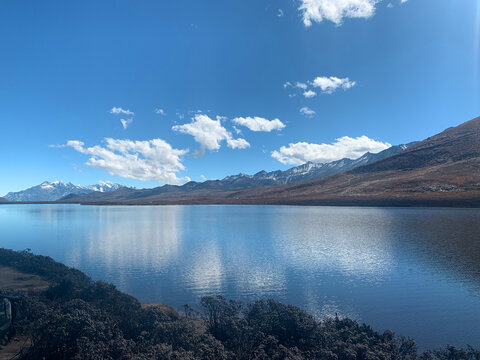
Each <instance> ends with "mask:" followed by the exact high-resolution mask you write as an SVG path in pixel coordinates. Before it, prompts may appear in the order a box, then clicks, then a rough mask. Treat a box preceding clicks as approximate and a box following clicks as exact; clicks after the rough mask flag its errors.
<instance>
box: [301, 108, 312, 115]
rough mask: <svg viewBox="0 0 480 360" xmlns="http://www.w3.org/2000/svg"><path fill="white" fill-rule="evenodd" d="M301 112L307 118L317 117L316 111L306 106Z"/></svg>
mask: <svg viewBox="0 0 480 360" xmlns="http://www.w3.org/2000/svg"><path fill="white" fill-rule="evenodd" d="M300 112H301V113H302V114H303V115H305V116H313V115H315V111H314V110H312V109H310V108H309V107H308V106H304V107H302V108H301V109H300Z"/></svg>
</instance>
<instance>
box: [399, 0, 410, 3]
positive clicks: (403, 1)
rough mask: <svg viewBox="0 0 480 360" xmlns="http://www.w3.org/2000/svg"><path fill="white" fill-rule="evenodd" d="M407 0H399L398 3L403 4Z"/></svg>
mask: <svg viewBox="0 0 480 360" xmlns="http://www.w3.org/2000/svg"><path fill="white" fill-rule="evenodd" d="M407 1H408V0H400V4H405V3H406V2H407Z"/></svg>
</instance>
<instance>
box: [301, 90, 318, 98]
mask: <svg viewBox="0 0 480 360" xmlns="http://www.w3.org/2000/svg"><path fill="white" fill-rule="evenodd" d="M316 95H317V93H316V92H315V91H313V90H307V91H304V92H303V96H305V97H306V98H307V99H310V98H312V97H314V96H316Z"/></svg>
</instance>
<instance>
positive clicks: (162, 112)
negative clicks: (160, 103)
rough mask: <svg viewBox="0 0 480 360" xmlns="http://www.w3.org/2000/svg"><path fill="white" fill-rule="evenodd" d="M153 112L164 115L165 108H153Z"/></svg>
mask: <svg viewBox="0 0 480 360" xmlns="http://www.w3.org/2000/svg"><path fill="white" fill-rule="evenodd" d="M155 114H158V115H166V113H165V110H163V109H160V108H158V109H155Z"/></svg>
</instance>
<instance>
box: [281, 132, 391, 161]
mask: <svg viewBox="0 0 480 360" xmlns="http://www.w3.org/2000/svg"><path fill="white" fill-rule="evenodd" d="M390 146H391V145H390V144H389V143H386V142H381V141H376V140H373V139H370V138H368V137H367V136H360V137H357V138H351V137H349V136H344V137H341V138H338V139H336V140H335V142H334V143H332V144H311V143H307V142H297V143H290V144H289V145H288V146H282V147H281V148H280V149H279V150H275V151H273V152H272V157H273V158H274V159H277V160H278V161H280V162H281V163H282V164H292V165H300V164H304V163H306V162H308V161H312V162H315V163H327V162H331V161H335V160H340V159H343V158H348V159H357V158H359V157H360V156H362V155H363V154H365V153H367V152H371V153H378V152H380V151H382V150H385V149H388V148H389V147H390Z"/></svg>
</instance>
